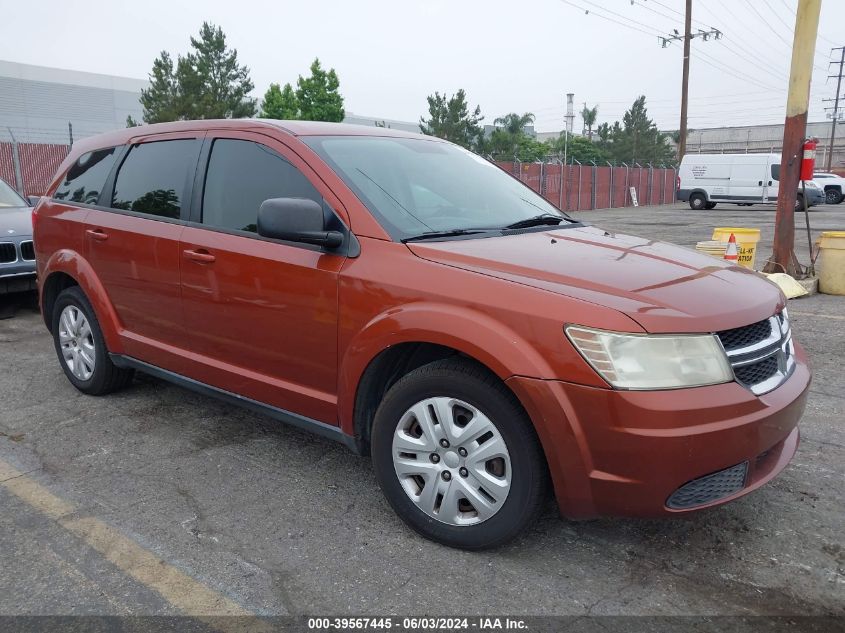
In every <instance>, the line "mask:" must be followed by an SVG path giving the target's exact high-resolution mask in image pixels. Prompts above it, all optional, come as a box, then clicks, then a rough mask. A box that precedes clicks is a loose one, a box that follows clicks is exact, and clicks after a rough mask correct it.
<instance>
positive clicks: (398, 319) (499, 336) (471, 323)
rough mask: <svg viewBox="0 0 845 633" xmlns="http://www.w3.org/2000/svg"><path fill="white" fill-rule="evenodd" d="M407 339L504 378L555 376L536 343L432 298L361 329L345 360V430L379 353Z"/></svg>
mask: <svg viewBox="0 0 845 633" xmlns="http://www.w3.org/2000/svg"><path fill="white" fill-rule="evenodd" d="M401 343H433V344H436V345H443V346H446V347H451V348H452V349H455V350H457V351H459V352H462V353H464V354H466V355H467V356H470V357H472V358H474V359H475V360H477V361H478V362H480V363H483V364H484V365H486V366H487V367H488V368H489V369H490V370H491V371H493V372H494V373H495V374H496V375H498V376H499V378H501V379H502V380H507V379H508V378H510V377H511V376H531V377H547V376H550V375H552V370H551V367H550V366H549V364H548V363H547V362H546V361H545V360H544V359H543V357H542V356H541V355H540V354H539V353H538V352H537V350H536V349H534V348H533V346H532V345H531V344H529V343H528V342H527V341H526V340H525V339H524V338H522V337H521V336H520V335H519V334H517V333H516V332H514V331H513V330H512V329H511V328H509V327H507V326H505V325H503V324H502V323H500V322H499V321H497V320H495V319H493V318H492V317H490V316H488V315H486V314H484V313H483V312H480V311H478V310H474V309H471V308H467V307H462V306H455V305H450V304H444V303H431V302H415V303H411V304H408V305H404V306H400V307H392V308H390V309H389V310H387V311H385V312H383V313H381V314H379V315H377V316H376V317H375V318H373V319H371V320H370V322H369V323H367V324H366V325H365V326H364V327H363V328H361V330H360V331H359V332H358V333H357V334H356V335H355V336H354V338H353V339H352V340H351V341H350V342H349V344H348V345H347V346H346V349H345V352H344V353H343V356H342V358H341V362H340V367H339V380H338V407H339V414H340V424H341V428H342V429H343V430H344V432H346V433H348V434H350V435H351V434H353V432H354V423H353V417H354V408H355V395H356V391H357V386H358V384H359V382H360V380H361V377H362V376H363V374H364V371H365V370H366V369H367V367H368V366H369V364H370V363H371V362H372V361H373V359H375V357H376V356H378V355H379V353H381V352H382V351H384V350H385V349H387V348H389V347H391V346H393V345H399V344H401Z"/></svg>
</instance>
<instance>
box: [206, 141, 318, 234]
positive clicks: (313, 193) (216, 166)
mask: <svg viewBox="0 0 845 633" xmlns="http://www.w3.org/2000/svg"><path fill="white" fill-rule="evenodd" d="M270 198H310V199H311V200H315V201H316V202H318V203H322V198H321V196H320V194H319V193H318V192H317V190H316V189H315V188H314V186H313V185H312V184H311V183H310V182H309V181H308V179H307V178H306V177H305V175H304V174H303V173H302V172H301V171H299V170H298V169H297V168H296V167H294V166H293V165H291V164H290V163H289V162H288V161H287V160H285V159H284V158H283V157H282V156H280V155H279V154H278V153H276V152H274V151H273V150H272V149H270V148H269V147H265V146H264V145H260V144H259V143H253V142H252V141H241V140H234V139H217V140H215V141H214V145H213V146H212V148H211V157H210V158H209V161H208V171H207V172H206V176H205V190H204V193H203V201H202V223H203V224H207V225H209V226H214V227H218V228H224V229H234V230H238V231H250V232H253V233H254V232H255V231H256V223H257V220H258V209H259V207H260V206H261V203H262V202H264V201H265V200H268V199H270Z"/></svg>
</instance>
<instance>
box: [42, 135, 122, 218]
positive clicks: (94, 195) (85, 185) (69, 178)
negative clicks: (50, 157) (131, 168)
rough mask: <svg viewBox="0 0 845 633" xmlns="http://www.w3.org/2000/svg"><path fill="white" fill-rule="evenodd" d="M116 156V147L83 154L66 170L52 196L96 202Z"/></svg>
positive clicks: (73, 200)
mask: <svg viewBox="0 0 845 633" xmlns="http://www.w3.org/2000/svg"><path fill="white" fill-rule="evenodd" d="M116 157H117V148H116V147H109V148H107V149H98V150H97V151H95V152H88V153H87V154H83V155H82V156H80V157H79V159H78V160H77V161H76V162H75V163H74V164H73V165H71V166H70V169H68V170H67V173H66V174H65V179H64V181H63V182H62V184H61V185H59V188H58V189H57V190H56V193H55V194H53V197H54V198H55V199H56V200H65V201H67V202H83V203H85V204H97V201H98V200H99V198H100V192H101V191H102V190H103V185H104V184H105V183H106V178H108V176H109V173H110V172H111V168H112V167H113V166H114V160H115V158H116Z"/></svg>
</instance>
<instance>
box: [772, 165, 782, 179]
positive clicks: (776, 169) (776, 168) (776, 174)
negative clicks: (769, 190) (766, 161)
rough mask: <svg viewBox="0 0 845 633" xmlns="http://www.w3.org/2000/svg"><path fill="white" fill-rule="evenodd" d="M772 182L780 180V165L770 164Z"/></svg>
mask: <svg viewBox="0 0 845 633" xmlns="http://www.w3.org/2000/svg"><path fill="white" fill-rule="evenodd" d="M772 180H780V165H776V164H774V163H773V164H772Z"/></svg>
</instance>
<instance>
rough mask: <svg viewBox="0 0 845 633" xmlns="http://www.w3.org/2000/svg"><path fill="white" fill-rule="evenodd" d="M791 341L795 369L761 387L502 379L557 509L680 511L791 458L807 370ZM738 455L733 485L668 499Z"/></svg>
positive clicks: (572, 512)
mask: <svg viewBox="0 0 845 633" xmlns="http://www.w3.org/2000/svg"><path fill="white" fill-rule="evenodd" d="M795 348H796V351H795V360H796V367H795V370H794V371H793V373H792V375H791V376H790V377H789V378H788V379H787V380H786V381H785V382H784V383H783V384H782V385H781V386H780V387H778V388H777V389H775V390H773V391H770V392H769V393H766V394H763V395H762V396H755V395H754V394H752V393H751V392H750V391H748V390H747V389H746V388H744V387H742V386H740V385H739V384H737V383H727V384H722V385H714V386H710V387H698V388H694V389H678V390H675V391H614V390H610V389H598V388H595V387H586V386H582V385H574V384H570V383H566V382H561V381H553V380H536V379H531V378H523V377H514V378H511V379H509V380H508V381H507V384H508V385H509V386H510V387H511V388H512V389H513V391H514V393H515V394H516V395H517V397H518V398H519V399H520V401H521V402H522V403H523V404H524V405H525V407H526V409H527V411H528V414H529V415H530V416H531V419H532V420H533V421H534V423H535V426H536V427H537V429H538V433H539V435H540V438H541V441H542V443H543V448H544V450H545V452H546V457H547V460H548V462H549V469H550V471H551V474H552V479H553V482H554V486H555V494H556V496H557V500H558V505H559V507H560V509H561V512H562V514H564V515H565V516H568V517H571V518H589V517H594V516H601V515H623V516H666V515H673V514H683V513H687V512H691V511H695V510H699V509H702V508H706V507H711V506H714V505H719V504H722V503H726V502H728V501H731V500H733V499H736V498H738V497H740V496H742V495H744V494H747V493H749V492H751V491H752V490H754V489H756V488H758V487H760V486H762V485H763V484H765V483H766V482H767V481H769V480H771V479H772V478H774V477H775V476H776V475H777V474H778V473H779V472H780V471H782V470H783V469H784V468H785V467H786V465H787V464H788V463H789V461H790V459H792V456H793V455H794V454H795V451H796V449H797V446H798V439H799V432H798V428H797V426H798V421H799V420H800V418H801V415H802V414H803V411H804V406H805V404H806V398H807V391H808V389H809V385H810V379H811V376H810V370H809V368H808V366H807V360H806V355H805V353H804V351H803V349H801V347H800V346H799V345H797V344H796V346H795ZM743 463H746V464H747V466H746V471H745V475H744V476H743V478H742V480H741V482H740V486H739V488H738V489H737V490H734V491H729V492H728V493H727V494H725V495H724V496H720V497H718V498H716V499H712V500H709V501H706V502H704V503H700V504H697V505H693V506H687V507H683V508H677V507H669V505H668V504H669V498H670V497H672V495H673V494H674V493H676V491H678V489H680V488H682V487H684V486H685V485H686V484H690V483H691V482H693V481H694V480H698V479H700V478H702V477H705V476H707V475H711V474H713V473H718V472H720V471H723V470H726V469H729V468H732V467H735V466H737V465H739V464H743ZM676 498H677V497H676ZM672 505H675V504H674V503H673V504H672Z"/></svg>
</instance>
